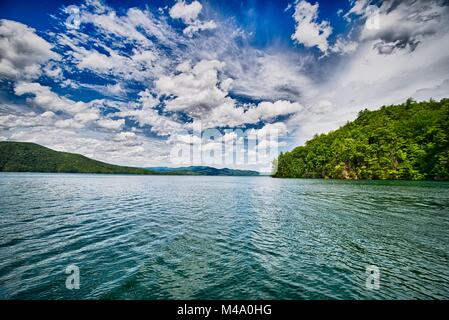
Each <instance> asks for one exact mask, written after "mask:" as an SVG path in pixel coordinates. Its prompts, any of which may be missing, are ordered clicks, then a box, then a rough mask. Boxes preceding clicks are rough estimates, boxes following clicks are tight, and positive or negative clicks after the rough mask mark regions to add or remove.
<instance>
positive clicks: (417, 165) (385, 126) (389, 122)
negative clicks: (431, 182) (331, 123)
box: [274, 99, 449, 180]
mask: <svg viewBox="0 0 449 320" xmlns="http://www.w3.org/2000/svg"><path fill="white" fill-rule="evenodd" d="M276 162H277V172H276V173H275V174H274V176H275V177H285V178H287V177H288V178H290V177H291V178H332V179H411V180H421V179H435V180H440V179H448V178H449V99H443V100H441V101H440V102H437V101H433V100H430V101H428V102H419V103H418V102H415V101H413V100H412V99H409V100H407V102H406V103H404V104H401V105H395V106H383V107H382V108H381V109H380V110H377V111H369V110H363V111H361V112H360V113H359V115H358V117H357V119H356V120H354V121H353V122H350V123H347V124H346V125H344V126H342V127H341V128H339V129H338V130H336V131H332V132H329V133H327V134H321V135H317V136H315V137H314V138H313V139H312V140H310V141H308V142H307V143H306V144H305V145H304V146H301V147H297V148H295V149H294V150H292V151H291V152H287V153H283V154H282V153H281V154H280V155H279V157H278V159H277V160H276Z"/></svg>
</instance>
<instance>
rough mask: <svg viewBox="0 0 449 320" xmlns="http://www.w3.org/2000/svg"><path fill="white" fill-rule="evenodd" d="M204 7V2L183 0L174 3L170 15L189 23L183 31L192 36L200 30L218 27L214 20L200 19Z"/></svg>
mask: <svg viewBox="0 0 449 320" xmlns="http://www.w3.org/2000/svg"><path fill="white" fill-rule="evenodd" d="M202 8H203V6H202V4H201V3H200V2H198V1H193V2H191V3H190V4H187V3H186V2H185V1H183V0H181V1H178V2H176V3H175V4H174V5H173V7H172V8H171V9H170V11H169V13H170V17H172V18H173V19H181V20H182V21H183V22H184V23H185V24H186V25H187V27H186V28H184V30H183V33H184V34H185V35H187V36H189V37H192V36H193V34H195V33H197V32H199V31H203V30H212V29H215V28H217V24H216V23H215V21H213V20H209V21H206V22H201V21H199V20H198V15H199V14H200V12H201V10H202Z"/></svg>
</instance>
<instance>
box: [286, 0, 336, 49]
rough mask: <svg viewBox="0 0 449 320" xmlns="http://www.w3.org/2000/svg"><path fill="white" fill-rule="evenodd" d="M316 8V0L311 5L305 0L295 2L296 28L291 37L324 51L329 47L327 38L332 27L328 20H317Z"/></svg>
mask: <svg viewBox="0 0 449 320" xmlns="http://www.w3.org/2000/svg"><path fill="white" fill-rule="evenodd" d="M318 9H319V4H318V2H316V3H315V4H313V5H312V4H311V3H309V2H307V1H305V0H301V1H299V2H297V3H296V5H295V12H294V14H293V18H294V19H295V21H296V29H295V33H293V34H292V36H291V38H292V40H294V41H295V42H296V43H299V44H303V45H304V46H305V47H317V48H318V49H319V50H320V51H321V52H323V53H326V52H327V51H328V49H329V43H328V40H327V39H328V37H329V36H330V35H331V34H332V27H331V25H330V23H329V22H328V21H321V22H318Z"/></svg>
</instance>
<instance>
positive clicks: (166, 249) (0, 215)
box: [0, 173, 449, 299]
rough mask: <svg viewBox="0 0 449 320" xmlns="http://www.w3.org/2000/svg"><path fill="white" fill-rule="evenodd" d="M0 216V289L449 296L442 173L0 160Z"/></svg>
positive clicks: (43, 294)
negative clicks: (122, 171) (44, 164)
mask: <svg viewBox="0 0 449 320" xmlns="http://www.w3.org/2000/svg"><path fill="white" fill-rule="evenodd" d="M0 219H1V220H0V234H1V239H0V298H1V299H12V298H17V299H80V298H81V299H429V298H436V299H449V232H448V231H449V184H448V183H436V182H379V181H374V182H367V181H353V182H349V181H324V180H296V179H292V180H281V179H272V178H269V177H188V176H116V175H114V176H112V175H110V176H108V175H76V174H26V173H22V174H16V173H0ZM69 264H75V265H77V266H78V267H79V270H80V289H79V290H68V289H67V288H66V286H65V281H66V277H67V274H65V268H66V267H67V266H68V265H69ZM370 265H375V266H377V267H378V268H379V270H380V279H379V281H380V282H379V284H380V287H379V289H378V290H373V289H367V287H366V279H367V274H366V268H367V266H370Z"/></svg>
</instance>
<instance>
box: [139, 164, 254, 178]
mask: <svg viewBox="0 0 449 320" xmlns="http://www.w3.org/2000/svg"><path fill="white" fill-rule="evenodd" d="M146 169H148V170H151V171H156V172H160V173H164V174H179V175H195V176H258V175H259V172H257V171H252V170H236V169H229V168H223V169H218V168H213V167H207V166H190V167H177V168H170V167H150V168H146Z"/></svg>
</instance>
